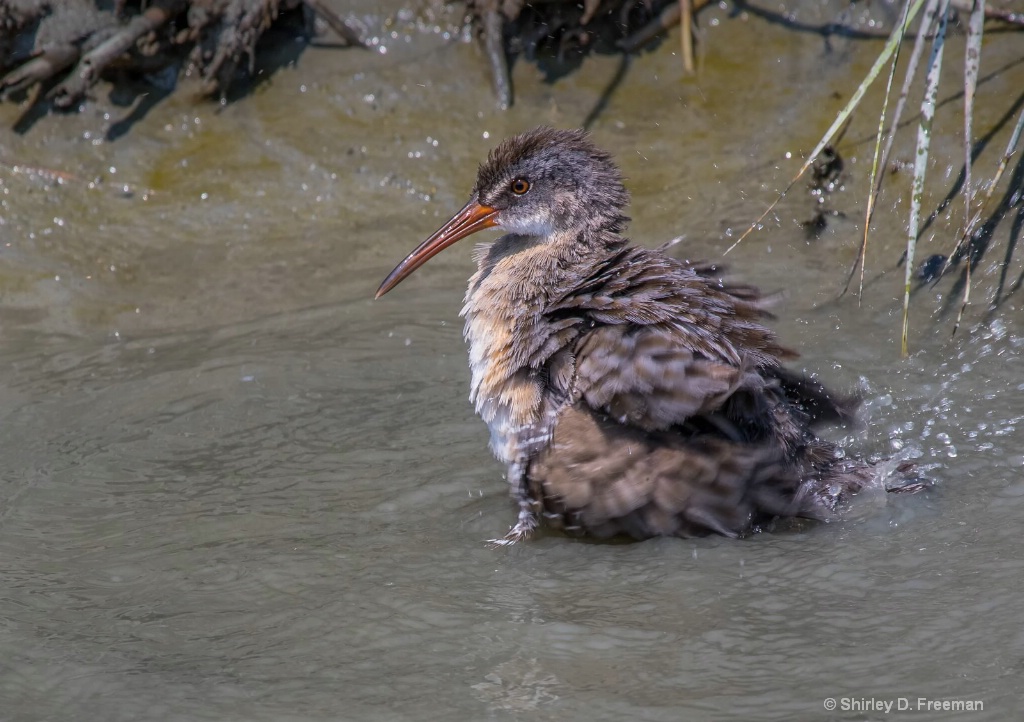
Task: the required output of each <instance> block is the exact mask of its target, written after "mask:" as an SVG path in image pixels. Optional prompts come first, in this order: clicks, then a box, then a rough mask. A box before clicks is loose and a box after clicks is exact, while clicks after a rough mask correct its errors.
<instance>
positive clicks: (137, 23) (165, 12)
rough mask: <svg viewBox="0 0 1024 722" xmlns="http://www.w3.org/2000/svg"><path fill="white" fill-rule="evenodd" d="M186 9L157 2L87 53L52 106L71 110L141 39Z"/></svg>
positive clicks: (181, 0)
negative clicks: (106, 69)
mask: <svg viewBox="0 0 1024 722" xmlns="http://www.w3.org/2000/svg"><path fill="white" fill-rule="evenodd" d="M184 9H185V0H154V2H153V4H152V5H150V6H149V7H148V8H146V11H145V12H144V13H142V14H141V15H136V16H135V17H134V18H132V19H131V20H130V21H129V22H128V23H126V24H125V26H124V27H123V28H121V29H120V30H118V31H117V32H116V33H114V34H113V35H112V36H111V37H110V38H108V39H107V40H105V41H104V42H102V43H100V44H99V45H97V46H96V47H95V48H93V49H92V50H90V51H89V52H88V53H86V54H85V55H84V56H83V57H82V59H81V60H80V61H79V62H78V65H77V66H76V67H75V69H74V71H72V72H71V74H70V75H69V76H68V78H67V79H66V80H64V82H62V83H61V84H60V85H58V86H57V87H56V88H54V91H53V104H54V105H56V106H57V107H58V108H69V107H71V106H72V105H74V104H75V103H77V102H78V101H79V100H81V99H82V98H83V97H85V94H86V92H87V91H88V90H89V88H90V87H92V85H93V84H94V83H95V82H96V81H97V80H98V79H99V77H100V74H101V73H102V72H103V70H104V68H106V67H107V66H108V65H110V64H111V63H112V62H114V61H115V60H117V59H118V58H119V57H121V55H123V54H124V53H125V52H127V51H128V50H129V49H131V47H132V46H133V45H135V43H136V41H138V39H139V38H141V37H142V36H144V35H146V34H148V33H151V32H153V31H154V30H156V29H158V28H159V27H160V26H162V25H164V24H165V23H166V22H167V21H168V20H170V19H171V18H173V17H174V16H175V15H177V14H178V13H180V12H181V11H182V10H184Z"/></svg>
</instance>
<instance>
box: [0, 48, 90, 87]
mask: <svg viewBox="0 0 1024 722" xmlns="http://www.w3.org/2000/svg"><path fill="white" fill-rule="evenodd" d="M80 55H81V50H80V49H79V48H78V47H77V46H75V45H59V46H57V47H53V48H46V49H45V50H44V51H43V52H41V53H40V54H39V55H37V56H36V57H34V58H32V59H31V60H29V61H28V62H27V63H24V64H23V65H20V66H18V67H17V68H15V69H14V70H12V71H11V72H9V73H8V74H7V75H5V76H4V77H3V78H0V97H3V98H6V97H7V96H8V95H10V94H12V93H20V92H22V91H24V90H27V89H28V88H30V87H32V86H33V85H35V84H36V83H42V82H44V81H46V80H49V79H50V78H52V77H53V76H55V75H57V74H58V73H60V72H63V71H64V70H66V69H67V68H69V67H70V66H71V65H73V64H74V63H75V61H76V60H78V58H79V56H80Z"/></svg>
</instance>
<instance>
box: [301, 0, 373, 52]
mask: <svg viewBox="0 0 1024 722" xmlns="http://www.w3.org/2000/svg"><path fill="white" fill-rule="evenodd" d="M303 3H304V4H305V5H306V7H308V8H309V9H310V10H312V11H313V12H314V13H316V14H317V15H319V16H320V17H322V18H323V19H324V22H326V23H327V24H328V25H329V26H330V27H331V30H333V31H334V32H335V33H336V34H337V35H338V37H340V38H341V39H342V40H344V41H345V42H346V43H348V44H349V45H353V46H355V47H360V48H365V47H366V43H364V42H363V39H362V38H361V37H360V36H359V31H358V30H357V29H356V28H354V27H352V26H351V25H349V24H348V23H347V22H346V21H345V20H343V19H342V18H341V16H340V15H338V14H337V13H336V12H334V10H332V9H331V8H330V7H328V6H327V5H326V4H325V3H324V1H323V0H303Z"/></svg>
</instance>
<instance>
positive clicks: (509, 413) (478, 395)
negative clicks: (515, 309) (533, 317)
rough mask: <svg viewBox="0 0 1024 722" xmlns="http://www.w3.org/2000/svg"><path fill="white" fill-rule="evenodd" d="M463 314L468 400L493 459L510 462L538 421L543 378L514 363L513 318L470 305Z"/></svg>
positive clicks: (532, 370)
mask: <svg viewBox="0 0 1024 722" xmlns="http://www.w3.org/2000/svg"><path fill="white" fill-rule="evenodd" d="M491 311H494V312H491ZM463 313H464V315H465V317H466V328H465V336H466V341H467V342H468V343H469V369H470V391H469V400H470V401H471V402H472V403H473V404H474V406H475V407H476V411H477V413H478V414H479V415H480V417H481V418H482V419H483V420H484V422H485V423H486V424H487V426H488V428H489V429H490V432H491V449H492V450H493V451H494V454H495V455H496V456H497V457H498V458H499V459H500V460H502V461H504V462H506V463H510V462H511V461H512V460H514V459H515V458H516V455H517V440H518V439H519V438H520V437H521V435H522V432H523V430H524V429H526V428H528V427H529V426H531V425H532V424H533V423H535V422H536V420H537V418H538V415H539V412H540V407H541V404H542V401H543V397H544V385H543V380H542V377H541V376H542V375H541V374H539V373H538V372H537V371H536V370H535V369H533V368H531V367H530V366H529V365H528V364H526V363H523V361H522V359H520V358H518V354H517V352H516V348H517V338H516V334H517V330H518V329H517V328H516V327H515V324H514V322H513V320H512V319H511V318H508V317H506V316H505V314H504V313H503V312H502V311H500V310H497V309H491V310H490V311H489V310H487V309H483V308H479V307H471V306H470V305H469V304H467V308H466V309H464V311H463Z"/></svg>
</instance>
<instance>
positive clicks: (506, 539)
mask: <svg viewBox="0 0 1024 722" xmlns="http://www.w3.org/2000/svg"><path fill="white" fill-rule="evenodd" d="M508 483H509V484H510V485H511V487H512V490H511V493H512V498H513V499H515V500H516V503H517V504H519V517H518V518H517V519H516V523H515V526H513V527H512V528H511V529H509V530H508V534H506V535H505V536H503V537H502V538H501V539H488V540H487V543H488V544H490V545H491V546H495V547H505V546H511V545H513V544H515V543H516V542H520V541H524V540H526V539H528V538H529V537H530V535H531V534H532V533H533V531H534V530H535V529H536V528H537V527H538V526H539V525H540V519H538V518H537V512H536V511H534V508H533V507H534V504H533V502H532V501H531V500H530V497H529V495H528V494H527V493H526V459H525V458H523V459H516V460H515V461H513V462H512V463H511V464H509V465H508Z"/></svg>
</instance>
